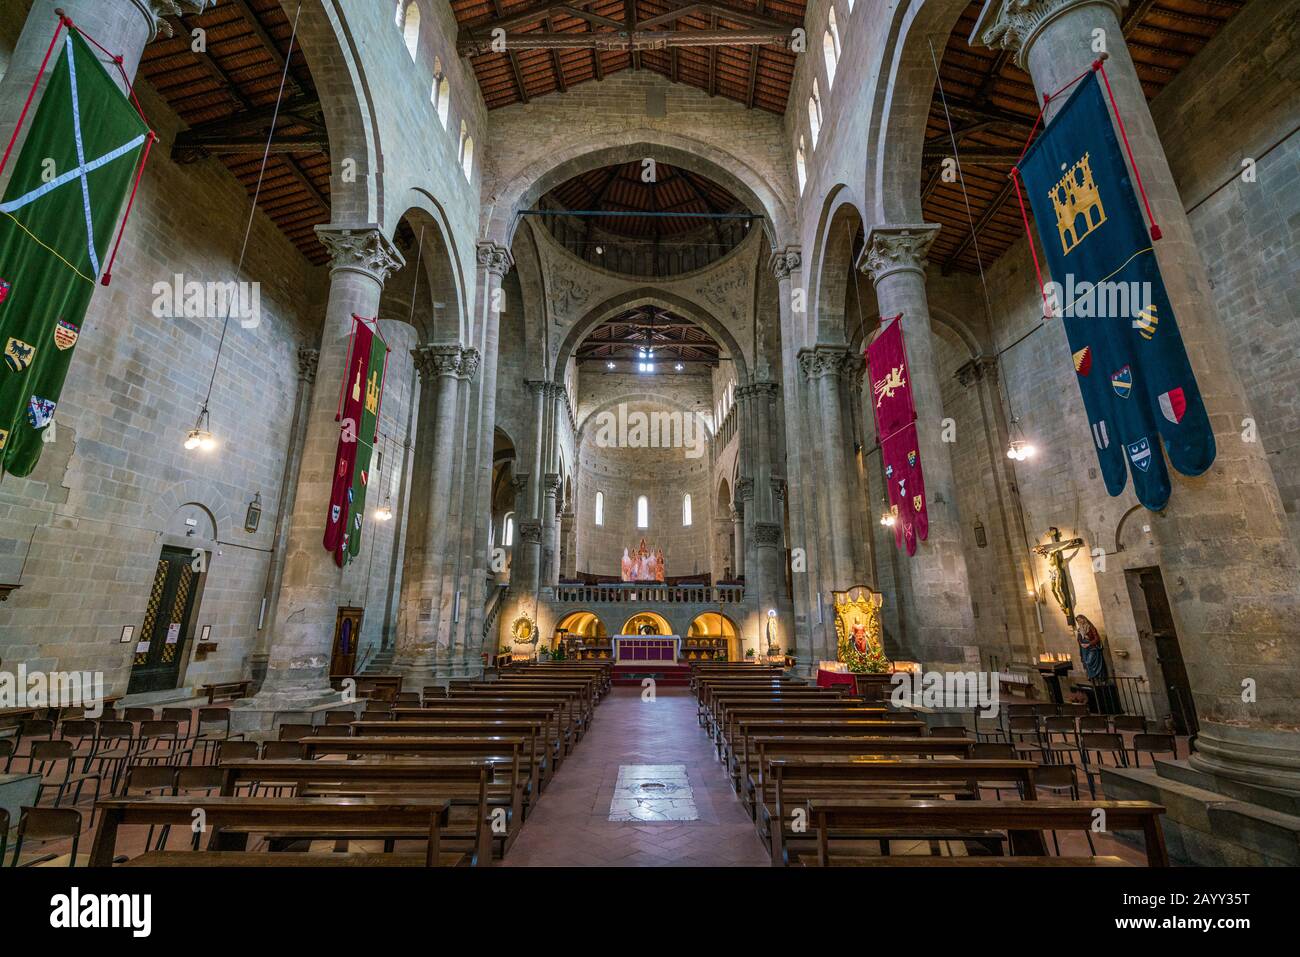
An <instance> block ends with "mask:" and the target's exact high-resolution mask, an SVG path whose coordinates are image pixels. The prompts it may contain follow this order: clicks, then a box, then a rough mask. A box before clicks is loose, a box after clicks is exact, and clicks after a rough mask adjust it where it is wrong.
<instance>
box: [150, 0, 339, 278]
mask: <svg viewBox="0 0 1300 957" xmlns="http://www.w3.org/2000/svg"><path fill="white" fill-rule="evenodd" d="M167 19H168V22H169V23H170V24H171V26H172V28H173V29H172V33H173V35H172V36H171V37H168V36H166V35H165V34H159V36H158V38H157V39H155V40H154V41H153V42H152V43H150V44H149V46H148V47H146V48H145V51H144V56H143V58H142V59H141V61H140V75H141V76H142V77H144V78H145V79H146V80H148V81H149V83H150V84H151V85H152V86H153V88H154V89H155V90H157V91H158V92H159V93H160V94H161V95H162V96H163V97H164V98H165V99H166V100H167V102H168V103H169V104H170V105H171V107H172V109H173V110H175V111H176V113H177V114H178V115H179V116H180V118H181V119H182V120H184V121H185V123H186V125H187V126H188V127H189V129H188V130H186V131H185V132H182V133H181V134H180V135H179V136H178V137H177V138H176V142H175V144H174V145H173V148H172V159H174V160H175V161H176V162H178V163H194V162H201V161H211V160H210V158H213V157H215V158H216V160H218V161H220V162H221V163H222V164H224V165H225V166H226V168H227V169H229V170H230V172H231V173H233V174H234V175H235V178H236V179H238V180H239V182H240V183H241V184H242V185H243V187H244V188H245V189H246V190H247V191H248V193H249V196H250V197H251V196H252V195H253V193H254V191H255V190H256V188H257V179H258V173H259V172H260V170H261V166H262V155H263V152H264V150H265V149H266V141H267V134H268V133H269V132H270V128H271V120H272V116H273V111H274V109H275V103H276V97H277V94H278V92H279V89H280V76H281V73H282V72H283V70H284V58H285V55H286V54H287V53H288V48H289V36H290V34H291V32H292V25H291V24H290V22H289V19H288V17H287V16H286V14H285V12H284V10H283V9H282V8H281V6H280V2H279V0H226V2H224V3H219V4H217V5H216V6H214V7H212V8H211V9H210V10H209V11H208V12H206V13H203V14H201V15H199V16H171V17H168V18H167ZM196 29H202V30H204V31H206V34H207V53H195V52H193V49H192V44H193V42H194V35H193V31H194V30H196ZM329 196H330V157H329V139H328V137H327V135H326V131H325V122H324V119H323V118H322V116H321V106H320V101H319V99H318V98H317V95H316V87H315V84H314V83H313V82H312V77H311V72H310V71H309V70H308V68H307V63H306V60H305V59H304V58H303V55H302V50H301V49H300V48H299V47H298V46H297V45H296V44H295V46H294V50H293V56H292V59H291V61H290V64H289V75H288V78H287V80H286V82H285V91H284V102H283V103H282V104H281V107H280V116H279V119H278V121H277V124H276V131H275V136H274V138H273V139H272V143H271V154H270V158H269V161H268V163H267V167H266V177H265V179H264V181H263V183H262V191H261V197H260V199H259V200H258V207H259V208H260V209H261V210H262V212H264V213H266V215H267V216H269V217H270V218H271V219H272V220H273V221H274V222H275V224H276V225H277V226H279V227H280V230H281V231H282V232H283V233H284V234H285V236H287V237H288V238H289V240H290V241H291V242H292V243H293V244H294V245H295V246H297V247H298V249H299V250H300V251H301V252H302V254H303V255H304V256H305V257H306V258H307V259H308V260H309V261H310V262H312V263H315V264H317V265H321V264H324V263H325V262H326V261H328V255H327V253H326V251H325V248H324V247H323V246H322V245H321V244H320V242H319V241H318V240H317V239H316V235H315V231H314V227H315V226H317V225H319V224H321V223H325V222H328V221H329V217H330V203H329ZM238 241H239V237H231V243H232V245H234V246H236V247H237V245H238Z"/></svg>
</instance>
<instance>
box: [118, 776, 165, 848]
mask: <svg viewBox="0 0 1300 957" xmlns="http://www.w3.org/2000/svg"><path fill="white" fill-rule="evenodd" d="M175 793H176V769H175V768H173V767H171V766H170V765H166V764H140V765H136V766H135V767H133V768H131V769H130V770H129V771H127V772H126V783H125V784H124V785H123V787H122V795H123V796H124V797H127V796H130V795H132V794H141V795H158V796H161V797H166V796H169V795H173V794H175ZM153 832H154V825H153V824H150V825H149V830H148V832H147V833H146V834H145V836H144V849H145V850H146V851H150V850H154V851H161V850H162V849H163V844H164V843H166V834H167V828H166V827H165V826H164V827H163V828H162V830H160V831H159V832H158V841H157V843H154V840H153ZM151 845H152V846H151Z"/></svg>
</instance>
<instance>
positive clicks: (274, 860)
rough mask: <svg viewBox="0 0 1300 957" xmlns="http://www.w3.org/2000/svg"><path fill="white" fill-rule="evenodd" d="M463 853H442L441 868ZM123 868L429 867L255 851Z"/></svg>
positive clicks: (178, 854) (417, 857)
mask: <svg viewBox="0 0 1300 957" xmlns="http://www.w3.org/2000/svg"><path fill="white" fill-rule="evenodd" d="M463 856H464V855H461V854H452V853H449V852H445V853H443V855H442V857H443V859H444V860H443V861H442V862H441V863H440V864H439V866H441V867H456V866H458V863H457V862H456V860H455V859H456V858H458V857H463ZM119 866H121V867H428V866H429V864H428V862H427V861H426V860H425V857H424V855H423V854H352V853H347V854H337V853H336V854H312V853H293V854H288V853H285V854H262V853H258V852H256V851H148V852H146V853H144V854H141V855H140V856H139V857H133V858H131V859H130V860H129V861H126V862H125V863H123V864H121V865H119Z"/></svg>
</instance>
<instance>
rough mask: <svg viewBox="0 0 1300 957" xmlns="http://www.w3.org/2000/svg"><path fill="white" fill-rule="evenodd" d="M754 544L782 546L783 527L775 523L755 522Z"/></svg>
mask: <svg viewBox="0 0 1300 957" xmlns="http://www.w3.org/2000/svg"><path fill="white" fill-rule="evenodd" d="M754 544H755V545H780V544H781V526H780V525H778V524H776V523H775V522H755V523H754Z"/></svg>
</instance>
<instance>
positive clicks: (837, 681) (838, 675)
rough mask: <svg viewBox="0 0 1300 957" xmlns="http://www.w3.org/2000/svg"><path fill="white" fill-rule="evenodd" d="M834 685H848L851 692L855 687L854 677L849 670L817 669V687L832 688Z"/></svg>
mask: <svg viewBox="0 0 1300 957" xmlns="http://www.w3.org/2000/svg"><path fill="white" fill-rule="evenodd" d="M836 685H848V686H849V691H850V692H852V691H853V690H854V689H855V688H856V687H857V682H856V679H855V678H854V675H853V672H851V671H826V670H825V669H823V668H818V669H817V687H819V688H833V687H835V686H836Z"/></svg>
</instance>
